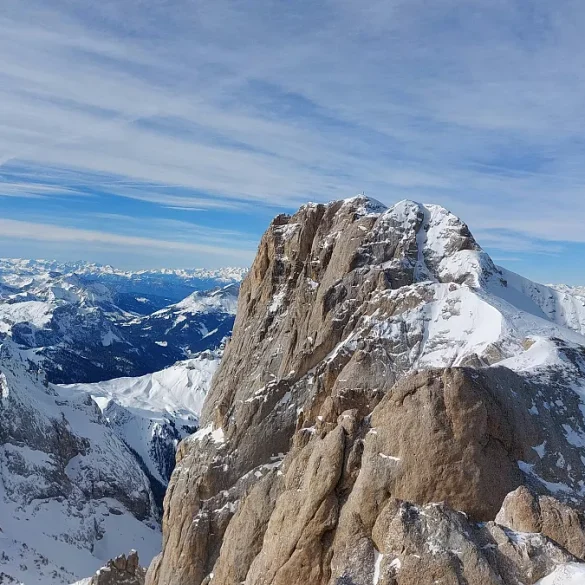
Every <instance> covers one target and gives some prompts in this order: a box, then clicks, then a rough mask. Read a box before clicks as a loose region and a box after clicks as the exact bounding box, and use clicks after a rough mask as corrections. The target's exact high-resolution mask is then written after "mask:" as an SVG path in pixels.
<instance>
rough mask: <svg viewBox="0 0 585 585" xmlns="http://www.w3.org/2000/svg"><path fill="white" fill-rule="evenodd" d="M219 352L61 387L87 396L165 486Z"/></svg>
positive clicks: (192, 426)
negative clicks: (137, 374) (132, 375)
mask: <svg viewBox="0 0 585 585" xmlns="http://www.w3.org/2000/svg"><path fill="white" fill-rule="evenodd" d="M221 355H222V350H214V351H206V352H202V353H201V354H199V355H197V356H196V357H194V358H192V359H189V360H185V361H182V362H178V363H176V364H174V365H173V366H171V367H169V368H165V369H164V370H162V371H160V372H155V373H153V374H147V375H145V376H140V377H137V378H116V379H113V380H107V381H105V382H97V383H94V384H73V385H69V386H63V387H61V391H62V392H63V393H67V394H69V395H71V396H91V397H92V398H93V400H95V402H96V403H97V404H98V406H99V407H100V409H101V411H102V413H103V415H104V417H105V418H106V419H107V420H108V421H109V423H110V426H111V428H112V429H113V430H114V432H115V433H116V434H117V435H118V436H119V437H120V438H121V439H122V440H123V441H124V442H125V443H126V444H127V445H128V446H129V447H130V448H131V449H132V450H133V451H134V452H135V453H136V454H137V455H138V456H139V457H140V459H141V460H142V461H143V463H144V464H145V465H146V467H147V469H148V473H149V475H150V476H151V477H152V478H154V479H155V480H156V481H157V482H158V483H159V484H160V485H161V486H163V487H164V486H166V484H167V483H168V480H169V478H170V474H171V472H172V470H173V467H174V461H175V450H176V448H177V445H178V443H179V441H180V440H181V439H183V438H185V437H186V436H187V435H188V434H190V433H193V432H195V431H196V430H197V427H198V416H199V413H200V412H201V406H202V404H203V400H204V398H205V395H206V394H207V391H208V390H209V386H210V383H211V378H212V377H213V374H214V373H215V371H216V370H217V367H218V365H219V361H220V359H221Z"/></svg>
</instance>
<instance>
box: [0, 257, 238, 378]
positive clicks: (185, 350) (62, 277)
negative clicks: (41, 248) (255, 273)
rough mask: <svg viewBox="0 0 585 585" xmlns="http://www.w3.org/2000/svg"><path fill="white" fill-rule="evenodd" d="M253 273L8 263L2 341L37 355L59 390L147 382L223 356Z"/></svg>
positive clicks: (1, 288) (0, 305)
mask: <svg viewBox="0 0 585 585" xmlns="http://www.w3.org/2000/svg"><path fill="white" fill-rule="evenodd" d="M245 272H246V271H245V270H244V269H241V268H224V269H218V270H202V269H196V270H150V271H139V272H127V271H120V270H116V269H114V268H112V267H111V266H99V265H96V264H89V263H81V262H80V263H67V264H62V263H57V262H51V261H41V260H18V259H17V260H15V259H1V260H0V337H4V336H8V337H10V338H12V340H13V341H14V342H16V343H17V344H18V345H19V346H20V347H21V348H25V349H28V350H29V353H28V358H29V359H31V360H32V361H35V362H36V363H37V364H38V365H39V366H42V368H43V369H44V370H45V372H46V373H47V376H48V379H49V380H50V381H51V382H55V383H79V382H98V381H102V380H107V379H110V378H115V377H119V376H141V375H144V374H148V373H152V372H154V371H157V370H161V369H163V368H165V367H168V366H170V365H171V364H173V363H174V362H176V361H178V360H183V359H187V358H189V357H190V356H191V355H193V354H194V353H197V352H200V351H203V350H207V349H214V348H217V347H219V345H220V344H221V341H222V339H223V338H224V337H225V336H226V335H228V334H229V333H230V332H231V329H232V326H233V321H234V316H235V311H236V305H237V295H238V288H239V282H240V281H241V279H242V278H243V276H244V274H245Z"/></svg>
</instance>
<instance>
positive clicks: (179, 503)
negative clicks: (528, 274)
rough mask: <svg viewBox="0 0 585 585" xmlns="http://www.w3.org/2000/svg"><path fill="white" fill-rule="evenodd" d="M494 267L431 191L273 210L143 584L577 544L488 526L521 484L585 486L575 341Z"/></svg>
mask: <svg viewBox="0 0 585 585" xmlns="http://www.w3.org/2000/svg"><path fill="white" fill-rule="evenodd" d="M506 276H508V280H510V281H512V280H513V278H511V277H510V274H509V273H504V272H503V271H502V270H500V269H499V268H498V267H497V266H496V265H495V264H494V263H493V261H492V260H491V258H490V257H489V256H488V255H487V254H486V253H485V252H484V251H483V250H482V249H481V247H480V246H479V245H478V244H477V242H476V241H475V239H474V238H473V236H472V234H471V232H470V231H469V228H468V227H467V225H466V224H464V223H463V222H462V221H461V220H459V219H458V218H456V217H455V216H454V215H452V214H450V213H449V212H448V211H447V210H445V209H443V208H441V207H438V206H433V205H421V204H418V203H415V202H411V201H406V200H405V201H401V202H399V203H397V204H396V205H394V206H392V207H391V208H389V209H386V208H385V207H383V206H382V205H381V204H380V203H379V202H376V201H372V200H369V199H367V198H364V197H357V198H351V199H348V200H342V201H337V202H333V203H331V204H328V205H320V204H308V205H305V206H303V207H301V208H300V210H299V211H298V212H297V213H296V214H294V215H292V216H286V215H279V216H277V217H276V218H275V219H274V220H273V222H272V223H271V225H270V227H269V228H268V230H267V231H266V233H265V234H264V236H263V237H262V240H261V242H260V245H259V248H258V254H257V256H256V259H255V261H254V263H253V265H252V268H251V269H250V272H249V273H248V275H247V276H246V278H245V279H244V281H243V282H242V285H241V288H240V297H239V304H238V311H237V315H236V322H235V326H234V332H233V336H232V338H231V340H230V342H229V343H228V344H227V347H226V350H225V354H224V358H223V360H222V362H221V364H220V367H219V370H218V372H217V374H216V375H215V377H214V380H213V383H212V387H211V389H210V391H209V393H208V395H207V398H206V400H205V403H204V405H203V409H202V415H201V424H202V427H203V428H202V430H201V431H199V432H198V433H197V434H195V435H194V436H192V437H190V438H188V439H187V440H185V441H183V442H182V443H181V444H180V446H179V451H178V458H177V467H176V468H175V471H174V472H173V476H172V478H171V483H170V485H169V489H168V491H167V496H166V499H165V513H164V518H165V521H164V529H163V533H164V536H163V552H162V553H161V555H159V556H158V557H157V558H156V559H155V560H154V561H153V563H152V564H151V566H150V568H149V570H148V573H147V579H146V582H147V583H148V585H176V584H178V583H193V584H194V585H200V584H202V583H205V584H206V585H207V584H210V585H214V584H217V585H239V584H240V583H245V584H246V585H268V584H271V585H296V583H299V584H300V583H306V582H310V583H314V584H316V585H369V584H370V583H372V582H374V583H379V584H380V585H382V584H383V585H390V584H392V585H395V584H399V585H406V584H409V585H411V584H412V585H414V584H417V585H421V584H422V583H427V582H429V583H431V582H434V581H436V580H441V579H445V582H449V583H471V582H472V583H477V584H479V583H482V584H484V583H485V584H489V585H492V584H493V585H496V584H498V585H501V584H502V583H505V584H506V585H508V584H510V585H512V584H514V585H516V584H517V583H518V582H523V583H535V582H536V581H537V580H538V579H540V578H541V577H545V576H546V575H548V574H549V573H552V572H553V570H554V568H555V566H556V565H559V564H562V563H566V562H572V561H574V560H576V557H574V556H571V555H569V556H566V553H565V552H563V551H564V550H565V549H564V548H563V547H565V546H566V545H567V543H566V542H563V543H558V542H555V541H554V539H553V538H552V532H548V534H546V533H545V534H542V535H540V536H538V537H537V535H534V536H530V538H528V537H526V538H524V537H522V536H521V535H520V534H519V532H518V530H519V529H518V525H517V524H514V522H512V521H510V522H509V523H508V525H507V526H503V525H500V524H498V523H497V522H496V516H497V515H498V514H499V511H500V509H501V507H502V506H504V505H510V504H505V499H506V496H507V495H508V494H510V493H513V492H514V491H515V490H516V489H518V488H520V487H522V486H528V487H529V489H531V490H534V491H535V492H536V493H540V494H543V495H546V496H547V497H551V498H553V500H554V502H556V503H555V504H554V505H555V506H557V509H558V510H560V509H561V508H562V506H577V508H582V507H583V502H584V500H583V498H584V497H585V490H584V489H583V486H584V480H585V467H584V465H585V463H584V461H583V460H581V458H580V448H581V446H582V445H584V444H585V424H584V421H583V413H582V410H581V407H582V406H583V396H584V394H583V388H584V387H585V338H584V337H583V336H582V335H581V334H580V333H577V332H576V331H573V330H571V329H568V328H567V327H565V325H566V324H568V323H569V320H567V319H565V318H564V317H563V320H562V321H561V322H560V323H557V322H554V321H553V320H551V318H550V314H549V315H548V317H547V314H546V312H545V311H544V310H543V306H541V305H540V304H539V302H538V301H539V298H538V296H537V295H535V294H534V295H533V294H528V295H527V294H525V293H526V291H524V290H522V287H521V286H519V287H515V286H513V285H515V284H518V283H517V282H510V283H509V282H508V281H507V279H506ZM573 324H574V325H575V326H576V325H577V324H578V323H577V322H574V323H573ZM404 437H409V439H408V440H406V439H404ZM403 439H404V440H403ZM559 452H560V453H562V455H563V459H562V460H561V459H558V458H557V455H556V454H557V453H559ZM438 502H443V503H440V504H439V503H438ZM431 512H432V513H431ZM575 514H577V515H578V514H579V512H575ZM503 517H504V516H503V515H500V518H503ZM579 518H582V516H579ZM479 521H481V522H480V523H479V524H478V522H479ZM581 521H582V520H580V522H581ZM582 525H583V524H582ZM547 530H548V529H547ZM572 531H575V533H578V532H579V528H578V526H577V525H575V526H573V528H571V529H570V531H569V532H567V534H569V533H570V534H573V532H572ZM455 535H458V536H455ZM549 535H550V536H549ZM557 538H558V536H557ZM529 548H530V551H529Z"/></svg>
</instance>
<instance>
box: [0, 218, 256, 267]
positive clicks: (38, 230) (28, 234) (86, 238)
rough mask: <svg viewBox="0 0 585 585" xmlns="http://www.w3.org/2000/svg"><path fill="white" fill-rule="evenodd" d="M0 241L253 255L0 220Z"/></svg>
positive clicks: (241, 258) (240, 257) (238, 258)
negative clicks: (14, 239)
mask: <svg viewBox="0 0 585 585" xmlns="http://www.w3.org/2000/svg"><path fill="white" fill-rule="evenodd" d="M0 234H1V235H0V238H1V239H10V238H21V239H24V240H35V241H40V242H58V243H69V244H78V243H85V244H87V243H95V244H99V245H102V246H109V247H115V248H118V249H119V247H120V246H122V247H130V248H139V249H140V250H141V251H142V252H144V251H145V250H159V251H160V250H164V251H168V252H190V253H193V254H205V255H211V256H219V257H222V258H232V259H233V261H234V263H238V262H239V263H243V264H244V265H246V263H248V262H250V260H251V258H252V257H253V254H254V251H255V250H252V249H249V248H248V249H246V248H244V249H243V248H242V247H237V248H232V247H221V246H218V245H217V244H216V243H214V244H213V245H209V244H202V243H193V242H187V241H181V240H164V239H158V238H157V239H155V238H146V237H140V236H128V235H122V234H116V233H111V232H106V231H98V230H85V229H77V228H68V227H62V226H57V225H52V224H43V223H36V222H27V221H18V220H11V219H0Z"/></svg>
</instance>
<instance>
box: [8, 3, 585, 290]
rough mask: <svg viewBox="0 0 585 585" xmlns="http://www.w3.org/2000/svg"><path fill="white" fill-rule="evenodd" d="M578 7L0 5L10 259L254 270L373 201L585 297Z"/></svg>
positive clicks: (581, 20) (583, 78)
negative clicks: (326, 216) (295, 214)
mask: <svg viewBox="0 0 585 585" xmlns="http://www.w3.org/2000/svg"><path fill="white" fill-rule="evenodd" d="M583 30H585V4H583V3H582V2H579V1H569V0H558V1H556V2H538V3H530V2H524V1H521V0H518V1H512V0H490V1H489V2H488V1H487V0H483V1H474V0H436V1H433V2H429V1H428V0H384V1H379V0H370V1H369V2H367V3H363V2H357V1H356V0H351V1H350V0H313V1H308V0H307V1H306V0H295V1H289V2H285V1H283V0H278V1H277V0H250V1H249V2H242V1H226V0H197V1H194V0H148V1H144V0H124V1H123V2H120V1H119V0H100V2H89V1H88V0H27V2H22V1H21V0H2V2H1V3H0V55H2V57H1V60H0V206H1V210H2V212H1V213H0V256H20V257H44V258H47V257H51V258H57V259H71V260H73V259H88V260H92V261H98V262H104V263H111V264H114V265H116V266H120V267H127V268H144V267H157V266H168V267H194V266H205V267H213V266H221V265H247V264H248V263H249V262H250V261H251V260H252V258H253V256H254V253H255V249H256V246H257V242H258V239H259V237H260V235H261V233H262V232H263V231H264V229H265V227H266V225H267V224H268V222H269V220H270V218H271V217H272V216H273V215H275V214H276V213H280V212H282V211H292V210H294V209H295V208H296V207H298V206H299V205H300V204H302V203H303V202H306V201H329V200H332V199H336V198H342V197H347V196H351V195H354V194H356V193H358V192H361V191H365V192H366V194H367V195H371V196H372V197H375V198H377V199H379V200H381V201H383V202H385V203H387V204H391V203H393V202H395V201H398V200H400V199H404V198H410V199H414V200H417V201H423V202H432V203H439V204H442V205H444V206H446V207H448V208H449V209H451V211H453V212H454V213H456V214H458V215H460V216H461V217H462V218H463V219H464V220H465V221H466V222H467V223H468V224H469V226H470V228H471V230H472V232H473V233H474V234H475V236H476V238H477V239H478V241H479V242H480V244H482V245H483V246H484V247H485V248H486V249H487V250H488V251H489V252H490V253H491V254H492V256H493V257H494V259H495V260H496V261H497V262H499V263H501V264H503V265H504V266H506V267H508V268H510V269H512V270H515V271H518V272H521V273H522V274H525V275H526V276H529V277H532V278H534V279H536V280H540V281H545V282H568V283H571V284H585V261H584V260H583V258H585V229H583V224H584V222H585V132H584V131H585V116H584V114H585V66H584V65H583V59H582V55H583V53H584V49H585V46H584V45H585V36H584V35H583Z"/></svg>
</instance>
